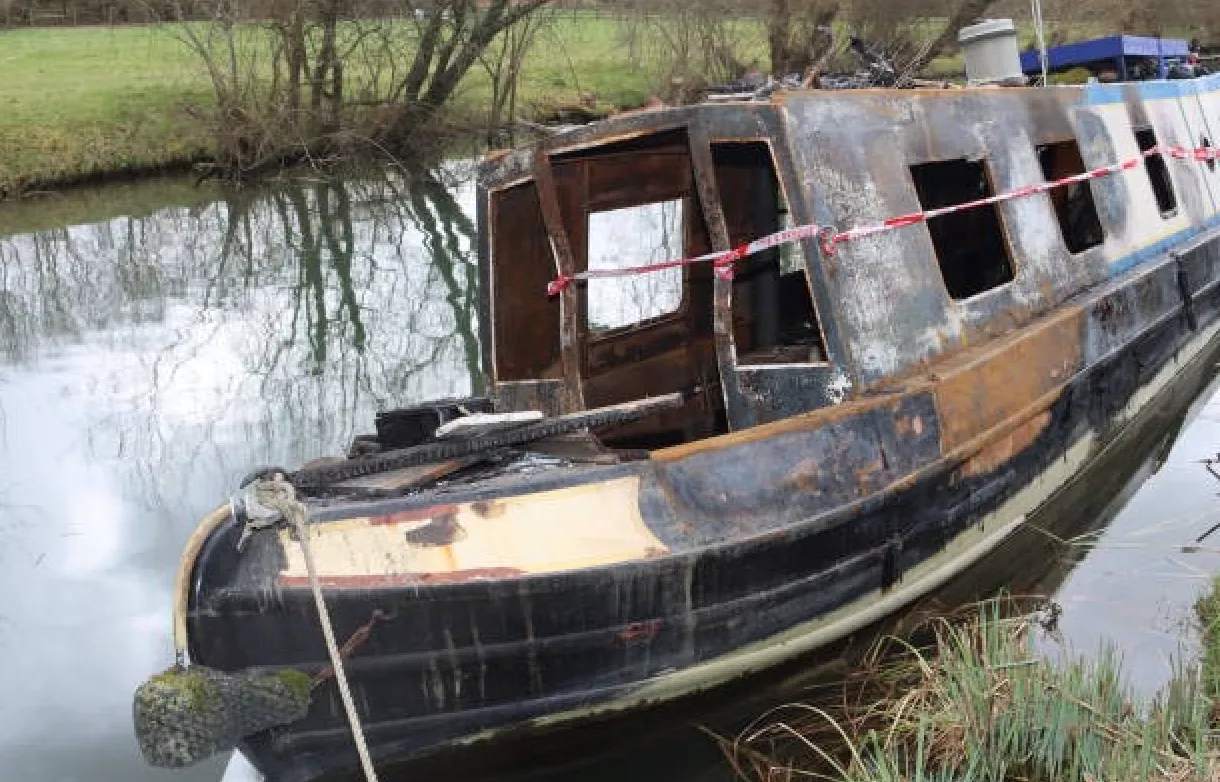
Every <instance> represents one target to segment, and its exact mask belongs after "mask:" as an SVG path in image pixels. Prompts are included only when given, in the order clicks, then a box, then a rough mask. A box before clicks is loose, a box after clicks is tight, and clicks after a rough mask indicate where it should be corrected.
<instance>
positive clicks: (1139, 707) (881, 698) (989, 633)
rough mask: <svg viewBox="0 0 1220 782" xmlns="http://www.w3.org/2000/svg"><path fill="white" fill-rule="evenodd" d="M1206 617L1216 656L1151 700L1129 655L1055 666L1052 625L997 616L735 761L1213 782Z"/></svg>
mask: <svg viewBox="0 0 1220 782" xmlns="http://www.w3.org/2000/svg"><path fill="white" fill-rule="evenodd" d="M1204 603H1206V606H1204ZM1200 606H1201V608H1200V615H1201V616H1203V617H1204V623H1205V626H1207V627H1209V628H1211V629H1210V630H1208V631H1207V633H1206V635H1208V636H1209V639H1210V640H1209V642H1208V647H1209V648H1208V651H1207V652H1206V653H1205V655H1204V656H1203V659H1201V660H1200V661H1198V662H1197V663H1196V664H1192V665H1188V666H1182V668H1181V670H1180V671H1179V673H1178V675H1177V676H1175V677H1174V679H1173V680H1172V681H1171V682H1170V683H1169V684H1168V685H1166V687H1165V688H1164V689H1162V691H1161V692H1160V693H1159V694H1158V695H1157V696H1156V697H1154V698H1151V699H1144V698H1141V697H1139V696H1137V695H1135V694H1134V693H1133V691H1132V690H1131V689H1130V688H1129V687H1128V685H1127V684H1126V683H1125V680H1124V678H1123V675H1122V671H1121V668H1120V665H1119V657H1118V655H1117V653H1115V652H1113V651H1112V650H1103V651H1102V652H1101V654H1100V655H1098V656H1095V657H1092V658H1073V657H1071V656H1070V655H1069V654H1066V653H1065V654H1064V655H1063V656H1062V657H1063V658H1062V659H1057V660H1054V661H1052V660H1050V659H1048V658H1047V656H1046V654H1045V652H1044V651H1043V648H1042V646H1043V645H1042V644H1040V643H1037V642H1036V639H1037V638H1038V637H1039V636H1040V635H1044V634H1045V633H1046V632H1047V631H1046V629H1045V628H1044V627H1043V626H1042V625H1043V623H1045V622H1046V621H1047V615H1045V614H1044V615H1043V616H1041V617H1039V616H1018V617H1017V618H1009V617H1008V613H1007V610H1006V608H1005V610H1001V607H1000V604H998V603H997V604H994V605H990V606H987V607H985V608H984V609H983V610H982V611H981V613H980V615H978V616H976V617H974V618H972V619H971V620H969V621H964V622H963V621H948V620H944V621H939V622H938V623H937V624H935V625H934V640H933V641H932V642H931V644H930V645H929V647H928V648H926V649H916V648H914V647H911V646H902V647H901V649H900V653H898V654H897V655H896V656H895V655H890V656H887V657H886V658H885V660H886V661H885V662H884V663H882V664H880V667H879V668H878V669H876V670H874V671H870V672H869V673H870V677H869V680H868V684H867V686H863V685H862V686H860V687H859V688H858V689H856V690H855V691H852V690H851V689H850V688H849V689H848V690H847V691H845V692H846V693H847V694H845V696H844V698H843V700H842V702H840V703H838V704H837V705H836V706H834V707H829V708H825V709H823V708H818V707H815V706H798V705H793V706H789V707H784V708H783V709H780V710H777V711H776V712H774V713H772V714H769V715H766V716H765V717H763V718H762V719H761V720H760V721H759V722H758V724H757V725H756V726H753V727H751V728H750V729H748V730H747V731H746V732H745V733H744V734H743V735H742V736H741V737H739V739H738V740H736V741H734V742H730V743H726V751H727V752H728V754H729V758H730V760H731V761H732V762H733V763H734V766H735V767H736V769H737V771H738V772H739V774H740V775H741V776H742V777H743V778H744V779H748V780H758V781H759V782H763V780H765V782H788V780H797V779H808V778H818V779H834V780H844V781H845V782H891V781H892V782H898V780H903V781H904V782H932V781H933V780H935V781H936V782H950V781H951V780H954V781H956V780H979V779H981V780H994V781H995V782H1018V781H1020V782H1096V781H1097V780H1124V781H1129V780H1130V781H1134V780H1152V781H1155V782H1186V780H1198V781H1199V782H1214V780H1216V779H1217V778H1220V742H1217V736H1216V733H1215V716H1216V713H1215V710H1214V709H1213V703H1214V702H1215V701H1214V697H1215V695H1216V693H1217V690H1216V686H1215V685H1216V681H1217V679H1216V675H1217V671H1216V668H1215V664H1216V656H1215V655H1216V654H1217V652H1216V648H1215V646H1216V644H1217V639H1216V634H1217V630H1218V629H1220V628H1217V625H1216V621H1217V620H1220V597H1217V596H1216V595H1212V596H1210V597H1209V598H1207V599H1205V601H1204V602H1201V604H1200ZM1053 616H1054V615H1053V614H1051V615H1050V617H1051V619H1052V621H1053ZM1065 652H1066V650H1065ZM857 693H866V695H864V696H861V695H859V694H857Z"/></svg>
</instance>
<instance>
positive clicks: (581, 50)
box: [0, 15, 649, 195]
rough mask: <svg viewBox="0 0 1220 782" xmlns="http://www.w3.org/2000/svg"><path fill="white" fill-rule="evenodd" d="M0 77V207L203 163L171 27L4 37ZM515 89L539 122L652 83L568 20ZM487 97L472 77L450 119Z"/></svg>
mask: <svg viewBox="0 0 1220 782" xmlns="http://www.w3.org/2000/svg"><path fill="white" fill-rule="evenodd" d="M0 72H3V73H4V78H3V79H2V80H0V195H2V194H3V193H5V192H8V193H13V192H15V191H19V190H22V189H29V188H30V187H38V186H41V185H44V184H57V183H63V182H68V181H74V180H80V179H87V178H89V177H91V176H96V175H103V174H114V173H121V172H124V171H144V170H150V169H157V168H162V167H172V166H177V165H181V164H183V163H186V162H189V161H191V160H194V159H198V158H201V157H206V156H207V155H208V152H209V147H208V139H207V138H205V137H203V136H202V135H201V134H200V132H199V131H198V129H197V123H195V122H194V121H193V120H192V118H191V116H190V114H189V112H188V107H189V106H190V105H192V104H193V105H207V103H208V102H209V101H210V99H211V97H210V96H211V92H210V89H209V85H208V82H207V79H206V76H205V74H204V72H203V70H202V68H201V66H200V64H199V63H198V62H197V61H196V60H195V58H194V57H193V55H192V54H191V52H189V51H188V50H187V48H186V46H185V45H184V44H183V43H182V42H181V41H180V40H178V38H177V37H175V28H174V26H172V25H170V26H125V27H79V28H31V29H12V30H0ZM521 87H522V91H521V101H522V107H523V112H524V113H546V111H548V110H549V109H550V108H553V106H554V105H556V104H559V103H564V102H570V103H574V102H575V101H576V99H577V98H578V96H579V94H580V93H582V92H586V93H587V92H593V93H596V95H597V98H598V102H599V104H600V105H602V106H603V107H606V106H610V105H636V104H638V103H640V102H642V101H643V100H644V99H645V98H646V97H647V95H648V89H649V83H648V77H647V75H646V74H645V73H642V72H641V70H640V69H638V68H635V67H633V66H632V64H631V62H630V59H629V56H628V52H627V50H626V48H625V47H624V46H623V45H622V44H621V43H620V42H619V40H618V26H617V24H616V23H615V22H614V21H613V20H609V19H603V18H598V17H595V16H572V15H565V16H564V17H562V18H560V19H559V20H558V21H557V22H556V23H555V25H554V26H553V27H551V28H549V29H547V30H545V31H543V32H542V33H541V37H540V40H539V45H538V47H537V49H536V50H535V51H534V52H533V55H532V56H531V58H530V59H529V61H528V64H527V67H526V68H525V72H524V74H523V79H522V85H521ZM488 94H489V88H488V85H487V82H486V80H485V79H484V78H483V77H482V75H481V74H480V73H479V72H478V71H477V70H476V71H474V72H472V74H471V77H470V78H468V79H467V83H466V84H464V85H463V88H462V91H461V94H460V95H459V96H458V103H459V105H458V106H457V107H456V108H457V109H458V111H459V112H460V111H462V110H463V109H464V108H466V109H469V108H477V107H478V106H479V105H480V104H481V103H482V102H485V101H486V99H487V96H488ZM461 104H465V106H463V105H461Z"/></svg>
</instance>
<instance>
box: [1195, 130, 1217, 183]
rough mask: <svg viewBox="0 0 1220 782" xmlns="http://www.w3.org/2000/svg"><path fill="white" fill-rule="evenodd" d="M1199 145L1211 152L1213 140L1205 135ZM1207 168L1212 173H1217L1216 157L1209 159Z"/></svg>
mask: <svg viewBox="0 0 1220 782" xmlns="http://www.w3.org/2000/svg"><path fill="white" fill-rule="evenodd" d="M1199 146H1200V147H1201V148H1202V149H1204V150H1206V151H1208V152H1211V149H1212V140H1211V139H1209V138H1208V137H1207V136H1204V137H1203V138H1201V139H1199ZM1207 170H1208V172H1209V173H1212V174H1214V173H1216V159H1215V158H1214V157H1209V158H1208V159H1207Z"/></svg>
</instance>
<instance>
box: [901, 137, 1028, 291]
mask: <svg viewBox="0 0 1220 782" xmlns="http://www.w3.org/2000/svg"><path fill="white" fill-rule="evenodd" d="M911 179H912V180H913V181H914V183H915V192H916V193H917V194H918V196H919V203H920V205H921V206H922V208H923V209H924V210H925V211H927V210H931V209H939V208H941V207H944V206H954V205H957V204H964V203H966V202H968V201H975V200H978V199H982V198H990V197H991V196H993V195H995V190H994V188H993V186H992V183H991V177H990V176H989V174H988V170H987V165H986V163H985V162H984V161H981V160H966V159H964V158H963V159H959V160H945V161H939V162H935V163H923V164H921V165H917V166H911ZM927 227H928V233H930V234H931V236H932V245H933V247H934V248H935V250H936V260H937V263H938V264H939V265H940V273H941V276H942V277H943V278H944V281H945V288H946V289H947V290H948V292H949V296H951V297H952V298H954V299H967V298H970V297H971V296H975V295H978V294H980V293H983V292H985V291H989V290H992V289H993V288H998V287H1000V286H1001V285H1004V284H1006V283H1008V282H1011V281H1012V279H1013V264H1012V258H1011V257H1010V255H1009V248H1008V240H1007V238H1006V237H1005V235H1004V228H1003V223H1002V222H1001V217H1000V210H999V209H998V208H997V207H996V206H995V205H991V206H985V207H979V208H975V209H966V210H963V211H961V212H954V213H952V214H947V215H941V216H939V217H933V218H932V219H930V220H928V221H927Z"/></svg>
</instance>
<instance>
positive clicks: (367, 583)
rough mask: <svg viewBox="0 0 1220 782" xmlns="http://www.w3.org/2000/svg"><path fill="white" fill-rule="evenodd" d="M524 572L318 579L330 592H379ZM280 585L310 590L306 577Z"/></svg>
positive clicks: (483, 570) (284, 579)
mask: <svg viewBox="0 0 1220 782" xmlns="http://www.w3.org/2000/svg"><path fill="white" fill-rule="evenodd" d="M525 574H526V573H525V571H524V570H518V569H517V568H510V567H490V568H473V569H470V570H454V571H451V572H448V573H395V574H386V575H352V576H319V577H318V581H319V583H321V584H322V586H323V587H326V588H330V589H378V588H385V587H402V586H417V585H419V584H458V583H463V582H466V581H498V580H500V579H505V578H518V577H520V576H524V575H525ZM280 586H282V587H286V588H289V589H306V588H308V587H309V577H308V576H280Z"/></svg>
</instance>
